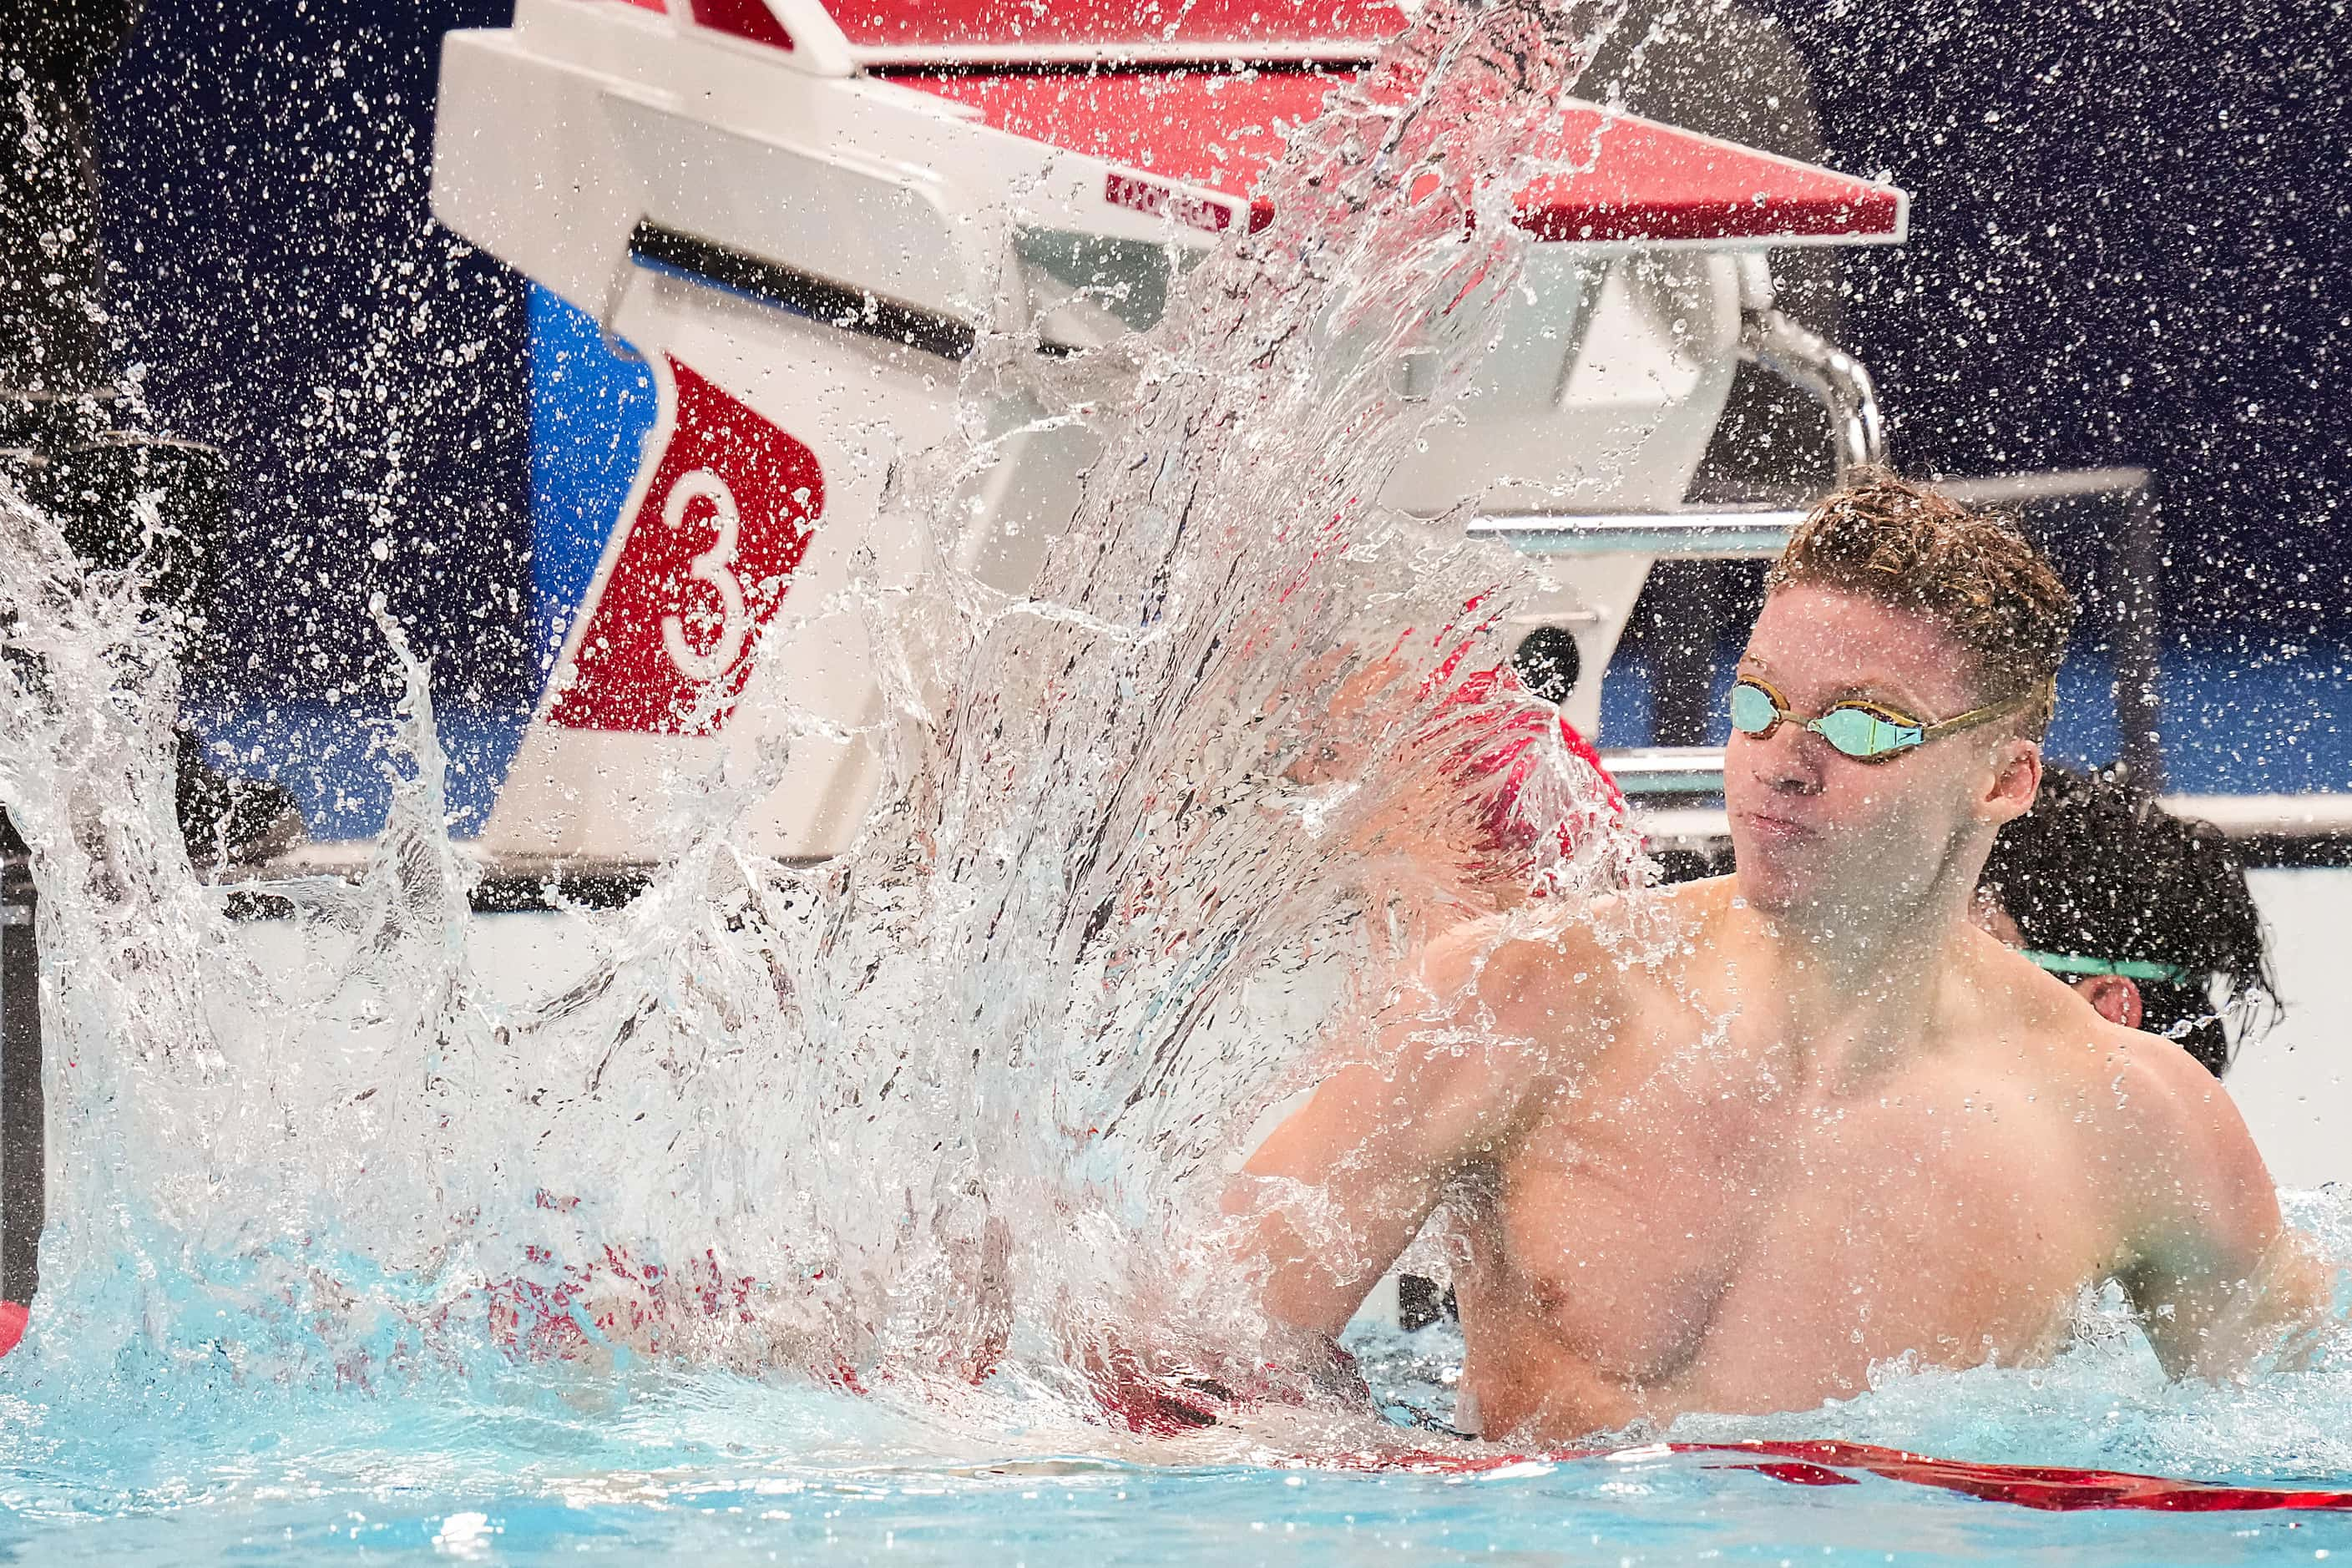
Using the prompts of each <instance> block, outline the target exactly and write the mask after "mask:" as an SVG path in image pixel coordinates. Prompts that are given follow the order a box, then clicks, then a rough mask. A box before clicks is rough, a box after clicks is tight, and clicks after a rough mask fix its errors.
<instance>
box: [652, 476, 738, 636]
mask: <svg viewBox="0 0 2352 1568" xmlns="http://www.w3.org/2000/svg"><path fill="white" fill-rule="evenodd" d="M698 500H707V501H709V503H710V505H711V510H712V517H711V521H714V522H716V523H717V524H718V525H719V537H718V538H717V539H716V540H714V541H713V542H711V546H710V548H709V549H708V550H706V551H704V552H702V553H701V554H699V555H698V556H696V557H695V558H694V559H693V561H692V562H691V563H688V566H687V575H688V577H689V578H691V579H693V580H694V581H696V582H698V583H706V584H709V586H710V588H711V591H712V592H714V593H716V594H717V595H719V640H718V641H717V642H716V643H714V644H712V645H711V647H710V650H709V652H708V653H704V652H700V651H698V650H697V649H696V648H695V647H694V645H693V644H692V643H690V642H688V641H687V639H686V621H685V618H684V617H683V616H663V617H662V624H661V631H662V650H663V651H664V652H666V653H667V654H668V655H669V661H670V663H671V664H672V665H673V666H675V667H676V668H677V672H678V673H679V674H680V675H682V676H684V677H686V678H687V679H688V680H716V679H719V677H720V676H722V675H724V674H726V673H727V671H728V670H729V668H731V667H732V666H733V665H734V663H735V660H736V658H738V657H739V656H740V655H741V653H742V651H743V639H744V638H745V637H749V636H750V635H751V613H750V611H749V610H748V608H747V607H746V606H745V605H744V603H743V584H741V583H740V581H738V580H737V578H736V576H735V574H734V573H733V571H731V570H730V568H731V567H732V566H733V565H734V563H735V550H736V546H737V544H738V542H740V536H741V533H742V529H743V517H742V513H740V511H738V510H736V508H735V494H734V492H733V491H732V490H730V489H728V488H727V481H726V480H725V479H720V478H719V476H718V475H717V474H714V473H712V472H711V471H710V470H709V468H697V469H695V470H694V471H693V472H692V473H690V474H686V475H683V476H681V477H680V478H679V479H678V481H677V483H676V484H674V485H672V486H671V487H670V490H669V497H668V499H667V500H665V501H664V502H663V503H662V524H663V526H664V527H666V528H679V527H682V526H684V525H685V522H686V513H687V509H688V508H689V507H691V506H692V505H693V504H694V503H695V502H696V501H698ZM681 586H682V584H681Z"/></svg>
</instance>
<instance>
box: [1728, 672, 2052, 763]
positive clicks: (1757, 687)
mask: <svg viewBox="0 0 2352 1568" xmlns="http://www.w3.org/2000/svg"><path fill="white" fill-rule="evenodd" d="M2048 695H2049V693H2048V690H2047V689H2046V688H2037V689H2034V690H2032V691H2025V692H2020V693H2019V694H2018V695H2017V696H2014V697H2008V698H2003V699H2002V700H2000V701H1999V702H1994V703H1989V704H1987V705H1986V706H1985V707H1982V708H1971V709H1969V710H1968V711H1967V712H1965V713H1960V714H1956V715H1954V716H1953V717H1951V718H1949V719H1944V720H1939V721H1937V722H1935V723H1932V724H1931V723H1926V722H1923V721H1920V720H1917V719H1914V718H1912V717H1911V716H1910V715H1909V714H1907V713H1903V712H1900V711H1898V710H1895V709H1893V708H1889V707H1886V706H1885V704H1883V703H1878V702H1867V701H1864V700H1862V699H1861V698H1858V697H1849V698H1847V699H1846V700H1844V701H1843V702H1832V703H1831V704H1830V705H1829V706H1828V707H1827V708H1825V709H1823V710H1822V711H1821V712H1820V713H1818V714H1816V715H1814V716H1813V717H1812V718H1811V719H1806V720H1803V721H1800V720H1799V719H1798V718H1797V716H1796V715H1795V714H1794V713H1791V712H1790V711H1789V705H1788V703H1787V702H1786V701H1785V700H1782V698H1781V696H1780V693H1779V692H1778V691H1776V690H1774V689H1772V687H1771V685H1770V683H1769V682H1768V681H1766V680H1765V679H1763V678H1762V677H1761V676H1756V675H1743V676H1741V677H1740V678H1739V679H1738V682H1737V683H1736V684H1735V685H1734V686H1733V687H1732V689H1731V727H1732V728H1733V729H1735V730H1737V731H1739V732H1740V733H1741V734H1743V735H1753V736H1754V737H1756V739H1758V740H1759V741H1760V740H1762V739H1764V738H1765V737H1766V736H1767V735H1769V734H1770V733H1771V732H1772V731H1775V730H1777V729H1779V728H1780V725H1781V723H1782V722H1783V721H1786V722H1789V723H1792V724H1794V723H1799V722H1801V723H1802V724H1803V726H1804V728H1806V729H1808V730H1811V731H1812V732H1813V733H1814V734H1816V735H1819V736H1820V737H1821V738H1822V740H1824V741H1827V742H1829V743H1830V744H1831V745H1832V746H1834V747H1836V748H1837V749H1838V752H1839V753H1840V754H1841V755H1843V756H1848V757H1852V758H1853V760H1854V761H1856V762H1858V763H1883V762H1885V760H1886V759H1887V758H1889V757H1892V756H1895V754H1897V753H1898V752H1907V751H1910V750H1911V749H1912V748H1914V747H1916V746H1924V745H1926V744H1927V742H1930V741H1936V740H1941V739H1942V738H1943V737H1944V736H1946V735H1952V734H1957V733H1958V732H1959V731H1962V730H1966V729H1969V728H1971V727H1973V726H1975V725H1978V724H1983V723H1989V722H1990V721H1992V720H1995V719H1999V718H2001V717H2002V716H2004V715H2006V714H2010V713H2016V712H2021V711H2022V710H2025V709H2027V708H2031V707H2032V706H2033V704H2035V703H2036V702H2040V701H2044V700H2047V698H2048Z"/></svg>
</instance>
